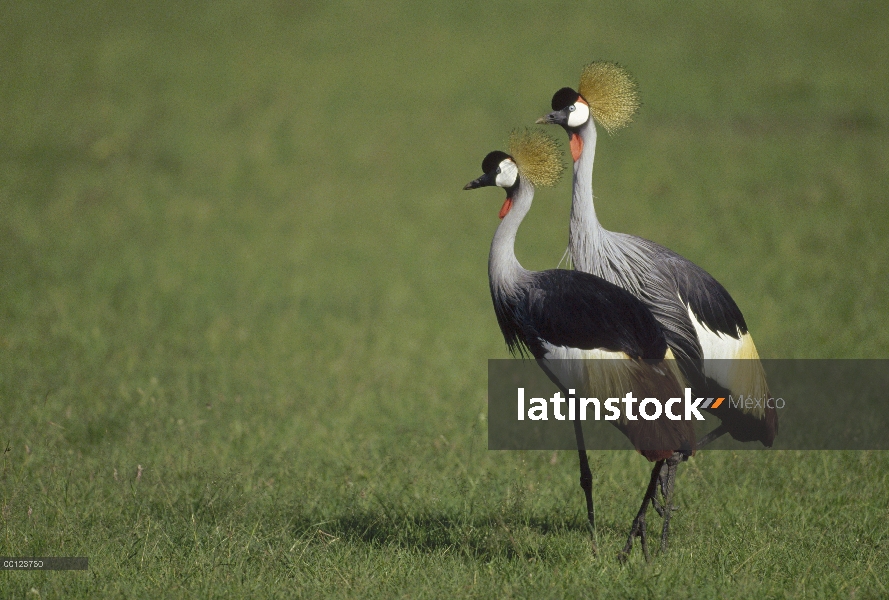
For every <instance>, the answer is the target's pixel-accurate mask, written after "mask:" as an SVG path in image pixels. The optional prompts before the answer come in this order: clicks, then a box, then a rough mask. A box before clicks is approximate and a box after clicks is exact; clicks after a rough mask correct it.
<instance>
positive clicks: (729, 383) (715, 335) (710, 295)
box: [648, 242, 778, 446]
mask: <svg viewBox="0 0 889 600" xmlns="http://www.w3.org/2000/svg"><path fill="white" fill-rule="evenodd" d="M648 243H649V244H651V246H652V247H653V256H654V257H655V265H656V267H657V271H658V274H659V277H661V278H663V279H665V280H672V282H673V284H674V286H675V287H674V290H675V291H674V293H675V294H676V296H675V298H676V299H678V302H679V303H680V304H679V306H680V307H681V309H684V311H685V313H686V315H687V318H688V322H689V323H691V325H692V327H693V328H694V332H695V337H696V338H697V343H698V344H699V346H700V350H701V353H700V358H701V359H703V361H702V362H701V363H699V364H701V371H702V372H703V375H704V376H705V377H706V379H707V382H706V385H705V387H706V388H710V390H711V392H706V391H705V392H704V393H708V395H709V394H711V393H712V394H719V395H733V396H735V397H738V396H741V397H753V398H754V399H760V398H768V397H770V393H769V388H768V384H767V382H766V377H765V371H764V370H763V368H762V363H761V362H760V360H759V353H758V352H757V350H756V345H755V344H754V343H753V337H752V336H751V335H750V332H749V331H748V330H747V323H746V322H745V321H744V315H743V314H741V309H739V308H738V305H737V304H736V303H735V301H734V299H732V297H731V295H730V294H729V293H728V291H727V290H726V289H725V288H724V287H723V286H722V284H720V283H719V282H718V281H716V279H714V278H713V276H711V275H710V274H709V273H707V272H706V271H705V270H704V269H702V268H701V267H699V266H698V265H696V264H694V263H693V262H691V261H689V260H688V259H686V258H684V257H682V256H680V255H678V254H676V253H675V252H672V251H671V250H668V249H666V248H664V247H662V246H658V245H657V244H654V243H653V242H648ZM673 303H674V305H675V304H676V302H675V300H674V302H673ZM674 312H675V311H674ZM656 316H657V315H656ZM667 337H668V341H671V340H670V335H668V336H667ZM684 370H688V369H684ZM689 379H690V380H693V379H694V378H693V377H689ZM713 384H716V385H713ZM717 386H718V387H717ZM720 388H721V389H720ZM714 413H715V414H718V416H720V418H722V420H723V422H724V423H726V425H728V426H729V430H730V432H731V434H732V436H733V437H734V438H735V439H738V440H740V441H753V440H759V441H761V442H762V443H763V444H765V445H766V446H771V445H772V441H773V440H774V437H775V435H776V434H777V429H778V417H777V414H776V413H775V410H774V409H769V408H766V406H765V402H753V403H751V405H750V407H747V405H746V404H745V405H744V407H743V408H735V407H732V406H731V405H729V404H726V405H725V406H724V409H718V410H716V411H714Z"/></svg>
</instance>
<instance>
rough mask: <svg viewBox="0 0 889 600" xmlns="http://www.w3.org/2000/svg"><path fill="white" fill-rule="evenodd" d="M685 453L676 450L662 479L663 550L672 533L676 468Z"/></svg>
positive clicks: (662, 550)
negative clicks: (671, 518) (664, 477)
mask: <svg viewBox="0 0 889 600" xmlns="http://www.w3.org/2000/svg"><path fill="white" fill-rule="evenodd" d="M683 458H684V457H683V455H682V454H681V453H679V452H675V453H674V454H673V456H671V457H670V458H668V459H667V475H666V480H665V481H664V480H661V492H663V494H664V514H663V515H662V516H663V517H664V528H663V530H662V531H661V552H664V551H666V550H667V537H669V535H670V517H672V516H673V509H674V508H676V507H675V506H673V488H674V485H675V483H676V468H677V467H678V466H679V463H680V462H682V459H683Z"/></svg>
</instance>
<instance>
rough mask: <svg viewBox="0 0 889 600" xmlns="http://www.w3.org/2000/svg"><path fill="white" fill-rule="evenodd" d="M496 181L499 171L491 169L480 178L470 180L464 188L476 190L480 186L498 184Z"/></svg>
mask: <svg viewBox="0 0 889 600" xmlns="http://www.w3.org/2000/svg"><path fill="white" fill-rule="evenodd" d="M496 181H497V172H496V171H490V172H488V173H485V174H484V175H482V176H481V177H479V178H478V179H473V180H472V181H470V182H469V183H467V184H466V185H464V186H463V189H464V190H474V189H477V188H480V187H486V186H489V185H497V183H496Z"/></svg>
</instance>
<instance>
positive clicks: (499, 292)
mask: <svg viewBox="0 0 889 600" xmlns="http://www.w3.org/2000/svg"><path fill="white" fill-rule="evenodd" d="M533 199H534V186H532V185H531V184H530V183H528V182H527V181H525V180H524V179H523V178H522V177H519V179H518V183H517V185H516V189H515V190H514V192H513V194H512V209H510V211H509V213H507V215H506V216H505V217H503V220H502V221H500V225H499V226H498V227H497V231H496V233H494V240H493V241H492V242H491V254H490V256H489V257H488V275H489V277H490V279H491V291H492V292H493V293H494V294H495V296H496V297H497V298H498V299H501V300H506V299H513V300H514V299H515V298H516V296H517V294H518V290H519V287H520V285H519V284H521V283H523V282H525V281H527V280H528V279H530V276H531V273H530V272H529V271H527V270H525V269H524V268H523V267H522V265H521V264H519V261H518V259H517V258H516V255H515V239H516V233H518V230H519V225H521V223H522V220H523V219H524V218H525V215H526V214H528V211H529V210H530V209H531V201H532V200H533Z"/></svg>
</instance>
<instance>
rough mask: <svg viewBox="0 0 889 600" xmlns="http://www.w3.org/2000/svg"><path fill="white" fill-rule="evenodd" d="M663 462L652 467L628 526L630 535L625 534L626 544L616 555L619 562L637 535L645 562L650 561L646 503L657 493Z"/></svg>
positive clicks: (623, 560) (626, 555)
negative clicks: (643, 494) (631, 523)
mask: <svg viewBox="0 0 889 600" xmlns="http://www.w3.org/2000/svg"><path fill="white" fill-rule="evenodd" d="M664 462H665V461H663V460H659V461H657V463H655V465H654V468H653V469H652V470H651V481H649V482H648V488H647V489H646V490H645V496H643V498H642V506H641V507H640V508H639V512H638V513H637V514H636V518H635V519H633V525H632V527H630V535H629V536H627V543H626V545H625V546H624V548H623V550H621V551H620V553H618V555H617V559H618V560H619V561H620V562H626V560H627V557H629V555H630V551H631V550H632V549H633V540H634V539H636V538H637V537H638V538H639V542H640V543H641V544H642V554H644V555H645V560H646V561H647V562H650V561H651V554H650V553H649V552H648V537H647V535H646V532H645V513H647V512H648V503H649V502H651V501H652V500H653V499H654V497H655V495H656V494H657V483H658V478H659V476H660V472H661V467H663V465H664Z"/></svg>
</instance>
